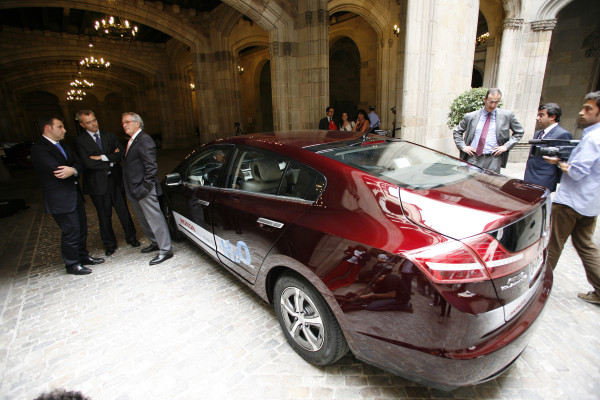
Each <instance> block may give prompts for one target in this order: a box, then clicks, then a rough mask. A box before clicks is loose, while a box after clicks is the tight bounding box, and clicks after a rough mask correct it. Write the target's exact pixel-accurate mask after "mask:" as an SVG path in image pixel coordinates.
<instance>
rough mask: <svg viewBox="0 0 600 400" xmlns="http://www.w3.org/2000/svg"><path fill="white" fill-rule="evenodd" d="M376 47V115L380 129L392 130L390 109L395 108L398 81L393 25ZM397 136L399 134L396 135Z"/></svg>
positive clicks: (396, 48) (392, 119) (396, 39)
mask: <svg viewBox="0 0 600 400" xmlns="http://www.w3.org/2000/svg"><path fill="white" fill-rule="evenodd" d="M378 44H379V46H377V60H378V62H377V82H379V84H378V85H377V87H379V88H381V90H380V91H379V93H377V94H378V96H377V106H378V108H377V115H379V119H381V129H393V128H394V127H393V126H392V123H393V121H394V115H393V114H392V112H391V110H390V108H391V107H393V106H396V105H397V104H396V101H397V99H396V87H395V86H396V85H395V84H394V82H396V81H397V80H398V56H397V55H398V38H397V37H396V35H394V33H393V25H392V26H390V27H389V29H387V31H386V32H385V33H384V34H382V35H380V37H379V40H378ZM398 135H399V134H398Z"/></svg>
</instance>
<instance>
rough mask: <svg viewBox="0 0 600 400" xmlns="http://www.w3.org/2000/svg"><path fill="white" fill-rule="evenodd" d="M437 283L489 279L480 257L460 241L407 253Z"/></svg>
mask: <svg viewBox="0 0 600 400" xmlns="http://www.w3.org/2000/svg"><path fill="white" fill-rule="evenodd" d="M405 256H406V257H408V258H409V259H411V260H412V261H413V263H415V264H416V265H417V266H419V267H420V268H421V269H422V270H423V272H424V273H425V274H427V275H428V276H429V277H430V278H431V279H432V280H433V281H434V282H436V283H466V282H477V281H484V280H489V279H490V276H489V274H488V273H487V271H486V269H485V266H484V265H483V264H482V263H481V261H480V260H479V257H478V256H477V255H476V254H475V253H474V252H473V250H471V249H470V248H468V247H467V246H465V245H464V244H462V243H461V242H459V241H455V240H451V241H448V242H444V243H441V244H436V245H432V246H428V247H425V248H422V249H419V250H415V251H411V252H408V253H406V254H405Z"/></svg>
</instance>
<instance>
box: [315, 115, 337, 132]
mask: <svg viewBox="0 0 600 400" xmlns="http://www.w3.org/2000/svg"><path fill="white" fill-rule="evenodd" d="M331 120H332V121H333V123H334V124H336V125H337V127H338V129H339V128H340V124H339V123H338V121H336V120H335V118H332V119H331ZM319 129H323V130H329V119H328V118H327V117H325V118H323V119H322V120H320V121H319Z"/></svg>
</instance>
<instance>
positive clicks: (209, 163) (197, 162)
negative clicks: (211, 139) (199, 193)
mask: <svg viewBox="0 0 600 400" xmlns="http://www.w3.org/2000/svg"><path fill="white" fill-rule="evenodd" d="M231 149H232V146H211V147H210V148H208V149H205V150H203V151H201V152H200V153H199V154H198V155H197V156H196V157H195V158H194V159H192V160H191V161H190V164H189V167H188V169H187V173H186V175H185V182H186V183H188V184H190V185H199V186H217V182H218V181H219V177H220V176H221V174H222V173H223V170H224V169H225V165H226V164H227V160H228V158H229V155H230V154H231Z"/></svg>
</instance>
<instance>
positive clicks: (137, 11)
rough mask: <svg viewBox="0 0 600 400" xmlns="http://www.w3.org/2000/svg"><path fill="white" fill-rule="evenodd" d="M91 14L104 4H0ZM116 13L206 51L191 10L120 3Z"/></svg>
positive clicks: (36, 0) (53, 0) (84, 0)
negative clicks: (73, 8) (89, 12)
mask: <svg viewBox="0 0 600 400" xmlns="http://www.w3.org/2000/svg"><path fill="white" fill-rule="evenodd" d="M73 6H76V8H78V9H81V10H89V11H95V12H100V13H103V12H106V11H107V7H106V5H105V4H104V3H100V2H95V1H93V0H81V1H74V0H30V1H27V2H25V3H24V2H22V1H20V0H6V1H2V2H0V8H2V9H6V8H22V7H66V8H71V7H73ZM119 13H120V15H121V16H122V17H124V18H127V19H130V20H133V21H135V22H138V23H140V24H144V25H146V26H149V27H151V28H154V29H156V30H158V31H161V32H163V33H165V34H167V35H169V36H171V37H172V38H174V39H176V40H179V41H180V42H183V43H185V44H186V45H187V46H189V47H192V48H195V47H196V46H198V47H200V48H202V47H204V48H206V47H208V42H207V40H206V38H205V37H204V36H203V35H202V34H201V32H200V31H199V29H198V27H199V26H201V25H196V26H194V22H195V16H196V13H195V10H187V12H186V11H184V12H183V13H182V12H181V9H180V8H179V7H178V6H172V7H170V8H169V9H168V10H166V9H164V7H163V5H162V3H160V2H155V3H143V2H137V1H134V0H129V1H126V0H121V1H120V2H119Z"/></svg>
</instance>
